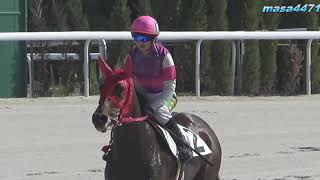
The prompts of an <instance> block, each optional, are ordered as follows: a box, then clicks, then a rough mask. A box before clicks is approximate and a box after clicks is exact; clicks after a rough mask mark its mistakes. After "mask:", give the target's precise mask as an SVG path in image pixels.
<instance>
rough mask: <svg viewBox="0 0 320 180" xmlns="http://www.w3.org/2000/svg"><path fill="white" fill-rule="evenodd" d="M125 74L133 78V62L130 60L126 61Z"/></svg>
mask: <svg viewBox="0 0 320 180" xmlns="http://www.w3.org/2000/svg"><path fill="white" fill-rule="evenodd" d="M123 72H125V73H126V74H127V75H128V76H130V77H131V76H132V61H131V59H130V58H127V59H126V62H125V64H124V67H123Z"/></svg>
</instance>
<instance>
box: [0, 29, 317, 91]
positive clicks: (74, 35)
mask: <svg viewBox="0 0 320 180" xmlns="http://www.w3.org/2000/svg"><path fill="white" fill-rule="evenodd" d="M103 39H104V40H131V39H132V37H131V33H130V32H129V31H69V32H2V33H0V41H26V40H87V43H86V44H87V45H88V46H89V43H88V42H90V40H103ZM159 39H160V40H164V41H165V40H195V41H197V53H196V63H195V64H196V72H195V80H196V81H195V82H196V84H195V90H196V95H197V96H200V47H201V42H202V41H203V40H249V39H251V40H253V39H256V40H263V39H264V40H277V39H306V40H308V43H307V60H306V92H307V94H308V95H311V44H312V40H314V39H320V32H319V31H181V32H180V31H162V32H161V33H160V36H159ZM232 47H233V48H234V46H232ZM86 48H87V47H85V52H88V51H87V50H86ZM198 48H199V49H198ZM232 52H234V50H233V51H232ZM232 57H234V56H232ZM232 61H233V63H232V64H235V63H234V61H235V58H233V60H232ZM86 66H87V60H86V59H85V62H84V79H85V80H86V81H85V84H84V89H85V94H84V96H86V97H88V96H89V91H88V89H89V82H88V81H87V79H88V76H89V75H88V73H87V72H88V71H87V70H88V69H87V68H88V67H86ZM232 69H234V67H233V68H232ZM234 76H235V74H234V73H233V79H234ZM233 83H234V82H232V87H234V84H233Z"/></svg>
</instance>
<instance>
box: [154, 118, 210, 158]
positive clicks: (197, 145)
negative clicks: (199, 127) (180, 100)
mask: <svg viewBox="0 0 320 180" xmlns="http://www.w3.org/2000/svg"><path fill="white" fill-rule="evenodd" d="M157 126H158V127H159V129H161V131H162V133H163V135H164V137H165V139H166V141H167V143H168V145H169V147H170V150H171V152H172V154H173V155H174V156H175V157H176V158H177V159H178V155H179V151H178V148H177V145H176V143H175V142H174V140H173V139H172V137H171V135H170V133H169V132H168V131H167V130H165V129H164V128H162V127H160V126H159V125H157ZM178 127H179V129H180V131H181V133H182V134H183V136H184V137H185V139H186V141H187V142H188V144H189V145H190V147H192V148H193V149H194V150H196V151H197V152H199V153H200V154H201V155H207V154H210V153H212V151H211V150H210V148H209V147H208V145H207V144H206V143H205V142H204V141H203V140H202V139H201V137H200V136H199V135H197V134H196V133H194V132H193V131H191V130H190V129H187V128H185V127H183V126H181V125H179V124H178ZM192 152H193V153H192V156H193V157H196V156H198V154H197V153H195V152H194V151H192Z"/></svg>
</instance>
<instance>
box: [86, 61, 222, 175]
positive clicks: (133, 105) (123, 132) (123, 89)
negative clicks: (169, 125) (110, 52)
mask: <svg viewBox="0 0 320 180" xmlns="http://www.w3.org/2000/svg"><path fill="white" fill-rule="evenodd" d="M99 67H100V70H101V72H102V74H103V75H104V76H105V80H104V83H103V84H102V86H101V88H100V101H99V106H98V108H97V110H96V111H95V113H94V114H93V116H92V122H93V124H94V126H95V128H96V129H97V130H98V131H101V132H105V131H106V124H107V121H108V119H112V122H114V123H113V124H114V127H113V131H112V133H111V135H112V136H111V139H112V140H111V145H112V148H111V154H112V156H111V158H109V160H108V161H109V162H108V163H107V165H106V168H105V179H108V180H129V179H130V180H176V179H178V175H177V174H179V169H180V167H181V164H180V162H179V161H177V159H176V158H175V157H174V156H173V154H172V153H171V152H170V150H169V148H168V145H167V144H166V143H165V141H164V140H163V139H162V136H161V135H160V133H159V132H158V130H157V128H154V126H152V125H151V123H149V122H148V120H147V119H148V116H146V115H145V112H144V110H143V107H142V106H143V103H142V100H141V99H142V98H140V94H138V93H136V91H135V87H134V83H133V79H132V65H131V62H130V61H127V62H126V64H125V65H124V68H123V69H119V70H112V69H111V68H110V67H109V66H108V65H107V64H106V63H105V61H104V60H103V59H102V58H101V57H100V58H99ZM138 96H139V98H138ZM139 101H140V102H139ZM174 119H175V120H176V121H177V123H179V124H180V125H182V126H185V127H187V128H188V129H191V130H192V131H194V132H195V133H197V134H198V135H199V136H200V137H201V138H202V139H203V140H204V141H205V142H206V144H207V145H208V147H209V148H210V149H211V151H212V153H211V154H208V155H205V156H204V157H205V158H206V159H207V160H208V161H210V162H211V163H212V164H213V166H211V165H210V164H208V163H207V162H206V161H204V160H203V159H201V158H200V157H199V156H198V157H195V158H193V159H192V160H190V161H189V162H188V163H187V164H185V165H184V167H183V170H184V179H185V180H216V179H219V176H218V173H219V169H220V163H221V147H220V143H219V140H218V138H217V136H216V135H215V133H214V131H213V130H212V129H211V128H210V127H209V125H208V124H207V123H206V122H205V121H204V120H203V119H201V118H200V117H198V116H196V115H193V114H189V113H176V114H175V115H174Z"/></svg>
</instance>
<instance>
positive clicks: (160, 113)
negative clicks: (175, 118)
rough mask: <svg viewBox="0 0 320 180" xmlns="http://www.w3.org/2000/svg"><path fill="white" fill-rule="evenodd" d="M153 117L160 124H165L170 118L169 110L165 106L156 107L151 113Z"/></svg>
mask: <svg viewBox="0 0 320 180" xmlns="http://www.w3.org/2000/svg"><path fill="white" fill-rule="evenodd" d="M153 115H154V117H155V119H156V120H157V121H158V122H159V123H160V124H162V125H165V124H167V123H168V122H169V120H170V119H171V118H172V115H171V112H170V111H169V109H168V108H167V107H166V106H162V107H160V108H158V109H156V110H155V111H154V113H153Z"/></svg>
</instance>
